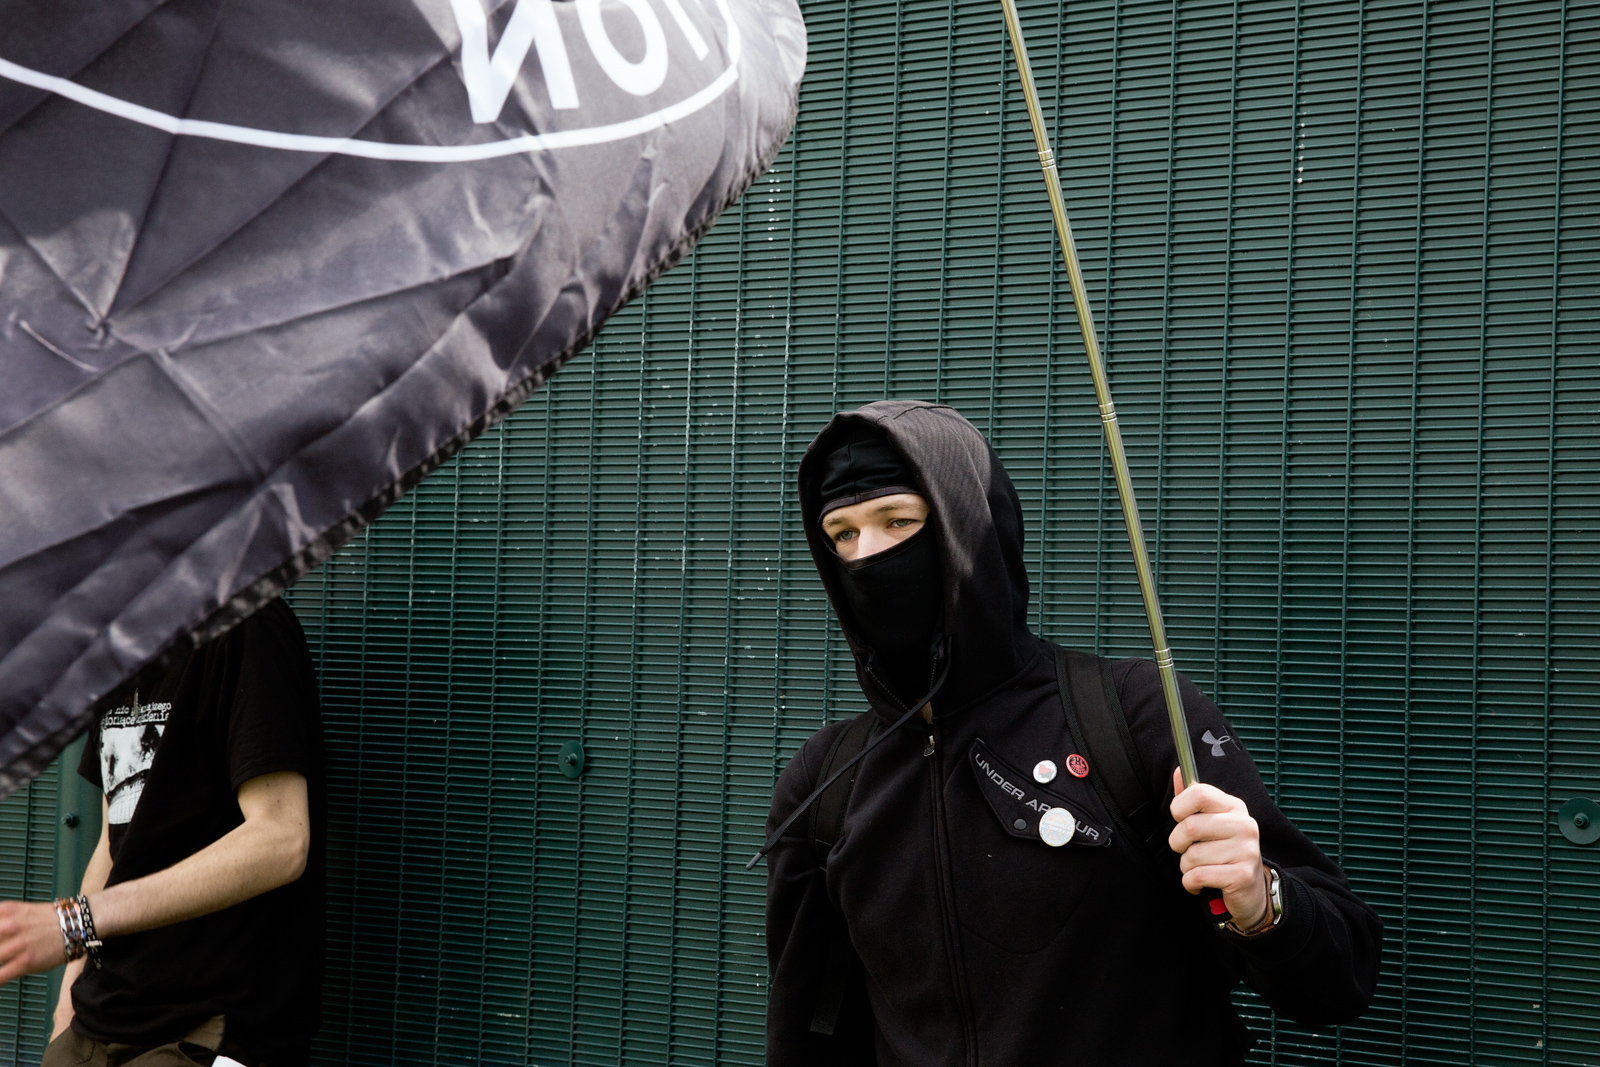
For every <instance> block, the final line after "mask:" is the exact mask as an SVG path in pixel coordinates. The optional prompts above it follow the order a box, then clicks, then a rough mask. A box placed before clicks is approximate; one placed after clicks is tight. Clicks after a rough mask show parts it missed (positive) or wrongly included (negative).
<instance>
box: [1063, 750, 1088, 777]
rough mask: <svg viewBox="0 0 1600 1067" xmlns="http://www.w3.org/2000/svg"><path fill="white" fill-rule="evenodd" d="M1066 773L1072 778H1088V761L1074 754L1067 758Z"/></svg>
mask: <svg viewBox="0 0 1600 1067" xmlns="http://www.w3.org/2000/svg"><path fill="white" fill-rule="evenodd" d="M1067 772H1068V773H1069V774H1071V775H1072V776H1073V777H1074V778H1087V777H1089V761H1088V760H1086V759H1084V758H1083V757H1082V756H1080V755H1078V754H1077V753H1076V752H1074V753H1073V754H1072V755H1070V756H1068V757H1067Z"/></svg>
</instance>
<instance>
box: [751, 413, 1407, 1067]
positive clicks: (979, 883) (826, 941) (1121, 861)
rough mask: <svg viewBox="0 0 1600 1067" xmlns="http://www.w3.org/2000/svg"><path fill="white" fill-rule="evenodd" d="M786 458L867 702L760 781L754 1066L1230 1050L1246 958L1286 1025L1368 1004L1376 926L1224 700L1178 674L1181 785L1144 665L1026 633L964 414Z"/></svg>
mask: <svg viewBox="0 0 1600 1067" xmlns="http://www.w3.org/2000/svg"><path fill="white" fill-rule="evenodd" d="M799 482H800V506H801V515H802V517H803V521H804V524H805V530H806V537H807V540H808V542H809V544H810V548H811V553H812V556H813V558H814V559H815V562H816V564H817V570H818V572H819V573H820V575H821V577H822V583H823V585H824V587H825V588H826V589H827V591H828V596H829V598H830V600H831V601H832V603H833V607H834V609H835V611H836V613H837V615H838V617H839V624H840V627H841V628H842V629H843V631H844V634H845V637H846V639H847V640H848V641H849V644H850V648H851V651H852V652H853V653H854V656H855V662H856V677H857V679H858V681H859V682H860V685H861V689H862V691H863V693H864V694H865V695H866V697H867V701H868V703H869V704H870V706H871V710H870V711H868V712H867V713H865V714H864V715H862V716H861V717H860V718H859V719H857V720H854V721H847V722H837V723H833V724H831V725H829V726H827V727H825V728H823V729H822V730H820V731H819V732H818V733H816V734H815V735H814V736H813V737H812V738H811V739H810V740H809V741H807V742H806V743H805V745H804V746H803V747H802V748H801V750H800V752H799V753H798V754H796V755H795V757H794V758H793V759H792V760H791V761H790V762H789V764H788V766H787V767H786V768H785V770H784V772H783V774H782V776H781V778H780V779H779V781H778V785H777V789H776V791H775V795H774V797H773V803H772V809H771V814H770V816H769V821H768V833H769V838H768V847H769V849H770V855H769V856H768V875H767V939H768V944H767V951H768V958H769V963H770V967H771V989H770V1000H769V1004H768V1009H767V1062H768V1064H769V1065H771V1067H799V1065H806V1067H812V1065H816V1064H824V1063H826V1064H879V1065H883V1067H888V1065H906V1067H913V1065H914V1067H942V1065H952V1067H953V1065H973V1067H977V1065H985V1064H994V1065H996V1067H1014V1065H1016V1064H1027V1065H1028V1067H1049V1065H1052V1064H1063V1065H1064V1064H1073V1065H1075V1067H1076V1065H1080V1064H1107V1065H1111V1064H1116V1065H1130V1064H1131V1065H1139V1064H1177V1063H1182V1064H1186V1065H1210V1064H1239V1063H1243V1062H1244V1055H1245V1052H1246V1050H1247V1048H1248V1047H1249V1044H1250V1035H1249V1033H1248V1031H1247V1030H1246V1028H1245V1027H1244V1026H1243V1024H1242V1023H1241V1022H1240V1021H1239V1019H1238V1016H1237V1015H1236V1014H1235V1012H1234V1010H1233V1007H1232V1004H1231V1002H1230V999H1229V994H1230V991H1231V990H1232V989H1233V988H1234V987H1235V986H1236V985H1237V984H1238V983H1239V982H1240V981H1244V982H1246V983H1247V984H1248V985H1250V986H1251V987H1252V988H1254V989H1255V990H1256V991H1257V992H1259V993H1260V994H1261V996H1262V997H1263V998H1264V999H1265V1000H1266V1001H1267V1003H1268V1004H1270V1005H1271V1006H1272V1007H1273V1008H1274V1009H1275V1010H1276V1011H1278V1012H1281V1013H1282V1014H1284V1015H1286V1016H1288V1017H1290V1018H1292V1019H1295V1020H1297V1021H1300V1022H1304V1023H1310V1024H1329V1023H1337V1022H1344V1021H1348V1020H1350V1019H1353V1018H1355V1017H1356V1016H1357V1015H1359V1014H1360V1013H1361V1012H1362V1011H1363V1010H1364V1009H1365V1007H1366V1005H1367V1003H1368V1001H1369V1000H1370V998H1371V996H1372V992H1373V987H1374V984H1375V982H1376V979H1377V971H1378V957H1379V950H1380V942H1381V937H1382V932H1381V931H1382V927H1381V924H1380V922H1379V920H1378V918H1377V916H1376V915H1375V914H1374V913H1373V911H1372V910H1371V909H1370V908H1368V907H1367V906H1366V905H1365V904H1364V903H1363V902H1362V901H1361V900H1360V899H1358V898H1357V897H1356V895H1355V894H1354V893H1353V892H1352V891H1351V889H1350V886H1349V883H1348V882H1347V880H1346V879H1345V877H1344V875H1343V874H1342V873H1341V872H1340V870H1339V868H1338V867H1337V866H1336V865H1335V864H1334V863H1333V862H1332V861H1331V860H1329V859H1328V857H1327V856H1325V855H1324V854H1323V853H1322V852H1321V851H1320V850H1319V849H1318V848H1317V846H1316V845H1315V844H1313V843H1312V842H1311V841H1310V840H1309V839H1308V838H1307V837H1306V836H1305V834H1303V833H1302V832H1301V831H1300V830H1299V829H1298V828H1296V826H1295V825H1294V824H1293V823H1292V822H1290V821H1289V819H1288V818H1287V817H1286V816H1285V815H1284V814H1283V813H1282V812H1281V811H1279V810H1278V808H1277V806H1276V805H1275V804H1274V803H1273V801H1272V799H1271V797H1269V796H1268V795H1267V791H1266V789H1265V787H1264V786H1263V785H1262V782H1261V778H1260V775H1259V774H1258V773H1257V771H1256V768H1255V765H1254V764H1253V763H1252V762H1251V759H1250V757H1249V755H1248V754H1247V753H1246V752H1245V750H1244V747H1243V746H1242V745H1241V744H1240V743H1239V741H1238V740H1237V738H1238V734H1237V733H1236V732H1235V731H1234V729H1233V728H1232V727H1231V726H1230V725H1229V724H1228V722H1227V720H1226V719H1224V718H1223V716H1222V714H1221V712H1219V711H1218V710H1217V708H1216V707H1215V706H1214V705H1213V704H1212V703H1211V701H1209V700H1207V699H1206V698H1205V697H1204V696H1203V695H1202V694H1201V693H1200V692H1199V691H1198V690H1197V689H1196V688H1195V687H1194V686H1193V685H1191V684H1190V683H1189V682H1188V681H1187V680H1181V681H1180V688H1181V693H1182V697H1183V702H1184V707H1185V710H1186V712H1187V715H1188V720H1189V729H1190V730H1191V732H1192V736H1193V743H1194V747H1195V751H1196V753H1197V754H1198V755H1197V759H1198V761H1199V770H1200V778H1201V780H1202V782H1204V783H1206V784H1203V785H1195V786H1192V787H1191V788H1189V789H1187V790H1184V791H1183V792H1182V793H1181V794H1179V795H1176V796H1174V786H1175V783H1176V767H1177V757H1176V753H1175V750H1174V746H1173V743H1172V739H1171V735H1170V731H1169V726H1168V720H1167V714H1166V705H1165V702H1164V698H1163V696H1162V690H1161V684H1160V680H1159V676H1158V674H1157V671H1156V668H1155V666H1154V665H1153V664H1151V663H1149V662H1146V661H1142V660H1132V659H1129V660H1120V661H1117V662H1115V663H1112V662H1110V661H1105V660H1099V659H1098V658H1096V657H1092V656H1086V655H1083V654H1078V653H1068V652H1066V651H1065V650H1060V649H1057V648H1056V647H1055V646H1052V645H1049V644H1047V643H1046V642H1044V641H1042V640H1041V639H1039V638H1038V637H1036V636H1034V634H1033V633H1032V632H1031V631H1030V630H1029V629H1028V623H1027V607H1028V578H1027V571H1026V568H1025V566H1024V564H1023V554H1022V514H1021V509H1020V507H1019V505H1018V501H1017V495H1016V491H1015V490H1014V489H1013V488H1012V485H1011V481H1010V479H1009V478H1008V477H1007V476H1006V472H1005V469H1004V467H1002V466H1001V464H1000V461H999V458H998V457H997V456H996V455H995V453H994V451H993V450H992V449H991V448H990V447H989V445H988V442H986V441H985V440H984V438H983V437H982V435H981V434H979V433H978V431H977V430H976V429H975V428H974V427H973V426H972V425H971V424H970V423H968V422H967V421H966V420H965V419H963V418H962V417H961V416H960V415H958V414H957V413H956V412H955V411H954V410H953V409H951V408H949V407H943V406H936V405H931V404H924V403H918V402H910V401H882V402H879V403H876V404H870V405H868V406H866V407H864V408H861V409H859V410H857V411H851V412H845V413H843V414H840V415H838V416H837V417H835V418H834V419H833V421H832V422H830V423H829V424H828V426H827V427H826V428H825V429H824V430H823V431H822V433H820V434H819V435H818V436H817V438H816V440H815V441H813V442H812V444H811V447H810V448H809V449H808V450H807V452H806V455H805V457H804V459H802V461H801V464H800V477H799ZM852 759H856V760H857V762H855V763H852V762H851V760H852ZM829 779H832V780H833V783H832V784H831V785H827V787H826V788H819V787H822V786H824V785H825V784H826V783H827V781H828V780H829ZM1208 889H1209V890H1211V891H1212V894H1211V895H1213V896H1215V891H1217V890H1220V891H1221V897H1220V902H1219V903H1218V904H1216V905H1212V906H1208V903H1207V901H1206V900H1204V899H1202V898H1201V897H1200V896H1197V895H1196V894H1199V893H1201V892H1202V891H1206V890H1208ZM1218 913H1220V914H1218ZM1225 920H1226V921H1225Z"/></svg>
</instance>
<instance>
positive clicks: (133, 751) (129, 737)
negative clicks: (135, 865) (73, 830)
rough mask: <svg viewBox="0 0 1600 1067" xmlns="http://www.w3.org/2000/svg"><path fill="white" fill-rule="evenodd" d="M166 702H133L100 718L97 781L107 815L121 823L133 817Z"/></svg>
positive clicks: (166, 709)
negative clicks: (103, 791)
mask: <svg viewBox="0 0 1600 1067" xmlns="http://www.w3.org/2000/svg"><path fill="white" fill-rule="evenodd" d="M170 714H172V705H171V704H170V703H162V704H141V703H139V694H137V693H135V694H134V696H133V703H131V704H125V705H123V706H122V707H120V708H113V709H111V710H110V711H108V712H106V713H105V715H104V717H102V718H101V720H100V783H101V785H102V787H103V788H104V789H105V791H106V813H107V818H109V819H110V821H111V823H112V824H113V825H116V826H121V825H123V824H125V823H127V822H128V820H130V819H132V818H133V809H134V808H136V807H138V806H139V794H141V793H143V792H144V780H145V776H146V775H148V774H149V773H150V764H151V763H153V762H154V761H155V758H156V746H157V745H158V744H160V743H161V734H162V732H163V731H164V730H166V728H167V716H168V715H170Z"/></svg>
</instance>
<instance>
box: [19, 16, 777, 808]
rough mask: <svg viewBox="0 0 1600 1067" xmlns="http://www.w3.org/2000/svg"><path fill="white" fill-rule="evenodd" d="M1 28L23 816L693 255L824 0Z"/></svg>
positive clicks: (758, 138) (742, 174) (737, 179)
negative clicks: (194, 646) (169, 675)
mask: <svg viewBox="0 0 1600 1067" xmlns="http://www.w3.org/2000/svg"><path fill="white" fill-rule="evenodd" d="M491 9H492V10H491ZM0 27H3V29H0V366H3V377H0V796H4V795H5V794H6V793H9V792H11V791H12V790H14V789H16V788H18V787H19V786H21V785H22V784H24V783H25V782H26V781H28V780H29V779H30V778H31V777H33V776H34V775H36V774H37V773H39V771H40V770H41V769H43V768H44V767H45V766H46V765H47V764H48V763H49V761H50V760H51V759H52V758H53V757H54V756H55V754H56V753H57V752H59V751H60V749H61V748H62V746H63V745H65V744H66V743H67V742H68V741H69V740H71V739H72V738H73V737H74V736H76V734H77V733H79V732H80V731H81V730H82V729H83V727H84V725H85V724H86V722H87V719H88V717H89V715H90V707H91V705H92V703H93V702H94V701H95V700H96V699H98V698H99V697H100V696H102V695H104V694H105V693H107V692H109V691H110V690H112V689H113V688H115V687H116V686H117V685H118V684H119V683H121V682H122V681H123V680H124V679H126V678H128V677H130V676H131V675H132V674H133V673H135V672H136V671H138V670H139V668H141V667H142V666H143V665H145V664H147V663H149V662H151V661H152V660H154V659H156V658H157V657H159V656H160V655H161V654H162V652H163V651H164V650H166V649H168V648H169V647H172V646H173V645H174V644H175V643H176V642H180V641H185V640H201V639H205V638H207V637H209V636H212V635H214V634H217V633H220V632H222V631H223V630H225V629H226V628H227V627H229V626H230V625H232V624H233V623H234V622H237V621H238V620H239V619H240V618H242V617H244V616H246V615H248V614H249V613H250V612H251V611H252V610H253V609H254V608H255V607H256V606H258V605H260V604H261V603H263V602H264V601H265V600H267V599H268V598H270V597H271V596H273V595H275V594H276V593H278V592H279V591H281V590H282V589H283V588H284V587H285V586H286V585H287V584H288V583H290V582H292V581H293V580H294V579H295V578H296V577H298V576H299V575H301V574H303V573H304V572H305V571H306V570H308V569H309V568H311V567H313V566H315V565H316V564H317V563H318V562H320V561H321V560H323V559H325V558H326V557H327V556H328V555H329V554H330V553H332V552H333V550H334V549H335V548H337V547H338V546H339V545H340V544H341V543H343V542H344V541H345V540H347V539H348V538H349V537H351V536H352V535H353V534H354V533H355V532H356V531H358V530H359V529H360V528H361V527H362V526H363V525H364V524H366V523H367V522H370V521H371V520H372V519H373V518H374V517H376V516H377V515H378V514H379V513H381V512H382V511H383V509H384V508H385V507H387V506H388V505H389V504H390V503H392V502H393V501H394V500H395V499H396V498H397V497H398V496H399V495H400V494H401V493H402V492H404V491H405V490H406V489H408V488H409V487H411V486H412V485H414V484H415V483H416V482H417V481H418V480H420V479H421V478H422V477H423V476H424V475H426V474H427V473H428V472H429V471H430V470H432V469H433V468H434V467H436V466H438V464H439V463H441V462H442V461H443V460H444V459H445V458H447V457H448V456H450V455H451V454H452V453H454V452H455V451H457V450H458V449H460V448H461V447H462V446H463V445H464V444H466V443H467V442H468V441H470V440H471V439H472V438H473V437H474V436H475V435H477V434H479V433H481V432H482V431H483V430H484V429H485V428H486V427H488V426H490V425H492V424H493V423H494V422H495V421H496V420H498V419H500V418H502V417H503V416H505V415H506V414H507V413H508V412H510V411H511V410H512V409H513V408H515V407H516V405H517V404H518V403H520V402H521V401H522V400H524V399H525V398H526V397H527V396H528V395H529V394H530V393H531V392H532V391H533V390H534V389H536V388H537V387H538V386H539V385H540V384H541V383H542V382H543V381H544V380H545V379H547V378H548V377H549V376H550V375H551V374H553V373H554V372H555V371H556V370H557V369H558V368H559V367H560V366H561V364H562V363H563V362H564V361H565V360H566V359H567V358H568V357H570V356H571V355H572V353H573V352H575V351H577V350H578V349H579V348H581V347H582V346H583V345H584V344H586V343H587V342H588V341H589V339H590V338H591V337H593V336H594V334H595V332H596V331H597V330H598V329H599V328H600V326H601V324H602V323H603V322H604V321H605V320H606V317H607V316H609V315H610V314H611V313H613V312H614V311H616V310H617V309H618V308H619V307H621V306H622V305H623V304H625V303H626V302H627V301H628V300H629V299H631V298H632V297H633V296H635V295H636V294H638V293H639V292H640V291H641V290H643V288H644V287H645V286H646V285H648V284H649V283H650V282H651V281H652V280H653V279H654V278H655V277H656V276H657V275H659V274H660V273H661V272H662V271H664V270H666V269H667V268H669V267H671V266H672V265H673V264H674V263H676V262H677V261H678V260H679V259H681V258H682V257H683V256H684V255H685V254H686V253H687V252H688V250H689V249H690V248H691V247H693V245H694V243H695V241H696V240H697V239H698V238H699V237H700V236H701V235H702V234H703V233H704V232H705V231H706V229H707V228H708V227H710V225H711V224H712V223H713V222H714V221H715V220H716V218H717V216H718V214H719V213H720V212H721V211H722V210H723V209H724V208H726V207H727V206H728V204H730V203H731V202H732V201H733V200H734V199H735V198H737V197H738V195H739V194H740V193H741V192H742V191H743V190H744V189H745V188H746V187H747V186H748V185H749V184H750V183H751V182H752V181H753V180H754V179H755V178H756V176H757V175H759V174H760V173H761V172H762V171H763V170H764V169H765V168H766V167H767V166H768V164H769V163H770V162H771V161H772V158H773V156H774V155H775V154H776V153H777V151H778V148H779V146H780V145H781V144H782V142H783V139H784V137H785V136H786V135H787V133H788V130H789V127H790V125H791V123H792V121H793V117H794V109H795V102H796V93H797V89H798V83H799V80H800V75H801V72H802V70H803V68H804V64H805V29H804V26H803V24H802V22H801V20H800V14H799V11H798V9H797V7H796V6H795V3H794V0H555V2H552V0H362V2H360V3H328V2H326V0H257V2H254V3H248V4H241V3H228V2H225V0H49V2H48V3H40V2H37V0H0Z"/></svg>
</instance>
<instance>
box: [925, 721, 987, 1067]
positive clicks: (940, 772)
mask: <svg viewBox="0 0 1600 1067" xmlns="http://www.w3.org/2000/svg"><path fill="white" fill-rule="evenodd" d="M929 728H930V729H931V730H932V732H931V733H929V734H928V747H927V750H926V751H924V752H923V753H922V754H923V756H925V757H931V758H930V759H929V760H928V791H929V793H930V798H931V800H932V802H933V856H934V865H935V866H936V867H937V868H938V871H939V877H938V879H937V880H936V881H937V884H938V890H939V914H940V915H941V916H942V917H943V918H944V927H945V929H944V939H945V951H946V952H947V953H948V954H949V967H950V984H951V986H952V987H953V991H954V993H955V998H956V1011H957V1013H958V1014H959V1015H960V1016H961V1041H962V1044H963V1045H964V1046H965V1047H964V1049H963V1052H964V1056H963V1060H964V1062H965V1063H966V1064H968V1065H969V1067H976V1064H977V1052H976V1050H977V1047H978V1042H977V1035H976V1033H975V1032H974V1026H973V1021H972V1002H971V998H970V996H969V995H968V990H967V968H966V966H965V961H964V960H963V959H962V952H961V931H960V929H959V924H958V923H957V922H956V917H955V905H954V903H953V901H954V900H955V885H954V879H953V877H952V872H951V870H950V866H951V865H950V851H949V848H948V842H949V840H950V832H949V826H948V823H947V822H946V821H945V810H944V789H943V783H944V750H943V749H941V748H940V747H939V743H938V733H939V729H938V727H937V726H933V725H932V724H929Z"/></svg>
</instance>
